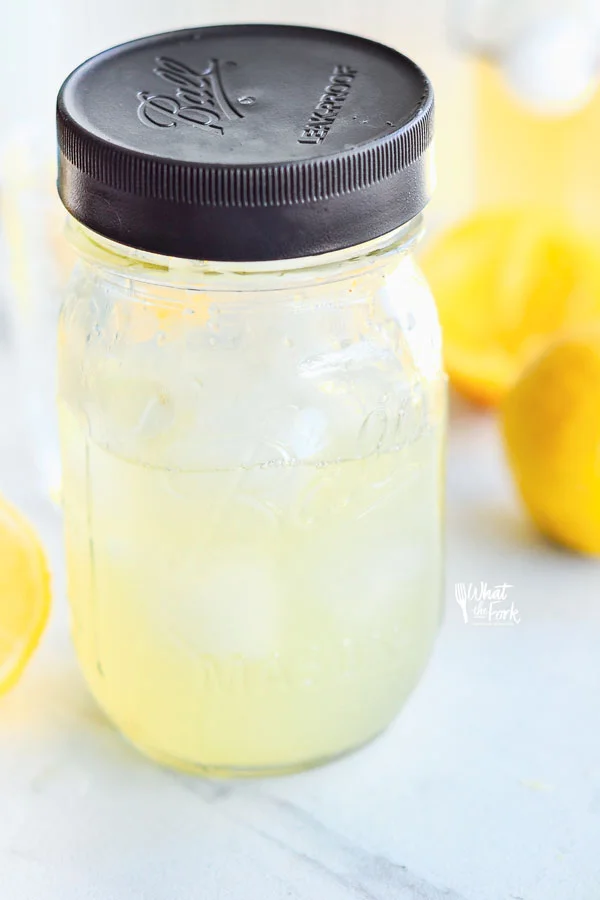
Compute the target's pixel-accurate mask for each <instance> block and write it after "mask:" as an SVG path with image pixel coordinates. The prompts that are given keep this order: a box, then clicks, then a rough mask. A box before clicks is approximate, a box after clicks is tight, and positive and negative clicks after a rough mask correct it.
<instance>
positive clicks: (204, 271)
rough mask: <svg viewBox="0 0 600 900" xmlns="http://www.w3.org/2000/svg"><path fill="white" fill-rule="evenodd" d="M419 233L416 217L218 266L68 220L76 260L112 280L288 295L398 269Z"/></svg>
mask: <svg viewBox="0 0 600 900" xmlns="http://www.w3.org/2000/svg"><path fill="white" fill-rule="evenodd" d="M422 233H423V216H422V215H419V216H416V217H415V218H414V219H411V220H410V222H407V223H406V224H404V225H401V226H400V227H399V228H396V229H395V230H394V231H391V232H388V233H387V234H384V235H382V236H380V237H377V238H374V239H373V240H371V241H367V242H366V243H364V244H358V245H355V246H353V247H347V248H345V249H343V250H336V251H334V252H332V253H325V254H322V255H320V256H311V257H303V258H300V259H280V260H269V261H266V262H246V263H240V262H236V263H232V262H217V261H210V260H191V259H180V258H178V257H173V256H161V255H160V254H157V253H149V252H147V251H145V250H137V249H135V248H134V247H127V246H125V245H124V244H118V243H116V242H115V241H111V240H110V239H108V238H105V237H103V236H102V235H99V234H97V233H96V232H93V231H91V230H90V229H88V228H86V227H85V226H84V225H81V224H80V223H79V222H77V221H76V220H75V219H73V218H72V217H70V216H69V219H68V223H67V236H68V238H69V241H70V243H71V244H72V246H73V247H74V249H75V250H76V252H77V254H78V255H79V257H80V258H81V259H82V260H83V261H84V262H85V263H86V264H88V265H90V266H93V267H98V268H100V269H102V270H103V275H104V276H106V277H108V278H111V280H112V279H123V278H124V279H134V280H136V281H140V282H144V283H147V284H156V285H161V284H162V285H170V286H177V287H181V288H182V289H191V290H207V289H208V290H211V291H215V290H217V291H220V290H225V291H231V290H235V291H245V290H249V291H256V290H260V291H261V292H262V291H269V290H288V289H289V288H290V287H295V286H301V285H303V284H308V283H311V284H319V283H321V284H325V283H329V282H333V281H338V280H340V279H346V278H353V277H359V276H360V275H362V274H365V273H367V272H369V271H371V270H374V269H377V268H380V267H382V266H384V267H388V266H390V265H397V263H398V262H399V260H400V258H401V257H403V256H406V255H407V254H408V253H410V252H411V251H412V249H413V248H414V246H415V245H416V244H417V243H418V241H419V239H420V237H421V235H422Z"/></svg>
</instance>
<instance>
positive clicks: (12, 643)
mask: <svg viewBox="0 0 600 900" xmlns="http://www.w3.org/2000/svg"><path fill="white" fill-rule="evenodd" d="M49 611H50V575H49V572H48V567H47V565H46V559H45V557H44V553H43V550H42V547H41V544H40V541H39V539H38V537H37V535H36V533H35V531H34V530H33V528H32V527H31V525H30V524H29V522H28V521H27V520H26V519H25V518H24V516H22V515H21V513H19V512H18V511H17V510H16V509H15V508H14V507H13V506H11V505H10V504H9V503H8V502H7V501H6V500H4V499H3V498H2V497H0V694H3V693H4V692H5V691H7V690H8V689H9V688H11V687H12V686H13V685H14V684H16V682H17V681H18V679H19V677H20V675H21V674H22V672H23V670H24V668H25V666H26V665H27V662H28V660H29V659H30V657H31V655H32V653H33V651H34V650H35V648H36V646H37V644H38V641H39V639H40V637H41V635H42V632H43V630H44V627H45V625H46V622H47V620H48V613H49Z"/></svg>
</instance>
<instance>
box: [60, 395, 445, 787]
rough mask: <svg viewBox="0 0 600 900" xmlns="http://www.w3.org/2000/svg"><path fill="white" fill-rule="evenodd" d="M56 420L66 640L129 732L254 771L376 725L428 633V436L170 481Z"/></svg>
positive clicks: (434, 612)
mask: <svg viewBox="0 0 600 900" xmlns="http://www.w3.org/2000/svg"><path fill="white" fill-rule="evenodd" d="M61 416H62V440H63V467H64V505H65V517H66V534H67V554H68V577H69V594H70V599H71V604H72V610H73V630H74V636H75V642H76V646H77V650H78V654H79V657H80V660H81V664H82V667H83V671H84V673H85V675H86V678H87V680H88V682H89V685H90V687H91V689H92V691H93V693H94V694H95V696H96V698H97V699H98V701H99V703H100V704H101V706H102V707H103V708H104V709H105V710H106V712H107V713H108V715H109V716H110V717H111V718H112V719H113V720H114V721H115V722H116V724H117V725H118V726H119V728H120V729H121V730H122V731H123V732H124V734H125V735H127V736H128V737H129V738H130V739H131V740H132V741H133V742H134V743H135V744H136V745H138V746H139V747H140V748H141V749H143V750H144V751H145V752H146V753H147V754H149V755H151V756H153V757H155V758H156V759H158V760H160V761H163V762H166V763H169V764H171V765H176V766H180V767H182V768H186V769H191V770H198V771H205V772H210V773H236V772H240V773H244V774H252V773H253V772H257V773H261V772H265V771H280V770H281V771H283V770H286V769H293V768H299V767H303V766H305V765H309V764H312V763H316V762H320V761H323V760H325V759H328V758H330V757H333V756H336V755H338V754H340V753H343V752H345V751H347V750H349V749H351V748H353V747H355V746H357V745H360V744H361V743H363V742H365V741H367V740H369V739H370V738H372V737H373V736H374V735H376V734H377V733H378V732H380V731H381V730H382V729H383V728H384V727H385V726H386V725H387V724H388V723H389V722H390V720H391V719H392V718H393V717H394V715H395V714H396V712H397V711H398V709H399V708H400V707H401V705H402V703H403V702H404V700H405V699H406V697H407V696H408V694H409V693H410V691H411V690H412V688H413V687H414V685H415V683H416V681H417V679H418V677H419V674H420V672H421V671H422V669H423V667H424V664H425V662H426V660H427V658H428V655H429V653H430V650H431V646H432V643H433V640H434V636H435V634H436V631H437V628H438V625H439V619H440V572H441V560H440V527H441V524H440V521H441V510H440V496H441V478H442V467H441V452H442V448H441V442H442V427H443V423H442V422H441V421H435V420H434V421H433V423H430V424H429V425H428V426H427V427H426V428H425V429H423V430H422V433H421V434H420V435H417V436H415V437H414V440H412V442H411V443H410V444H409V445H408V446H404V447H401V446H398V447H397V448H396V449H393V450H391V451H389V452H385V453H373V454H372V455H370V456H368V457H367V458H366V459H355V460H348V461H338V462H333V463H328V464H321V465H314V464H310V465H309V464H297V465H262V466H257V467H254V468H248V469H236V470H222V471H172V470H171V471H170V470H169V469H167V468H157V467H150V466H145V465H142V464H137V463H135V462H132V461H128V460H126V459H123V458H119V457H118V456H116V455H113V454H112V453H111V452H108V451H107V450H106V449H103V448H102V447H100V446H99V445H98V444H95V443H94V442H92V441H91V440H90V439H89V438H88V436H87V433H86V431H85V430H84V427H83V426H82V425H81V424H80V422H79V421H77V420H76V418H75V416H74V415H73V414H72V413H71V412H70V410H69V408H68V407H67V406H66V405H64V406H63V408H62V412H61ZM438 418H439V417H438Z"/></svg>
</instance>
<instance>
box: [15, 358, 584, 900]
mask: <svg viewBox="0 0 600 900" xmlns="http://www.w3.org/2000/svg"><path fill="white" fill-rule="evenodd" d="M2 352H3V351H2V348H1V345H0V357H1V356H2ZM4 355H5V356H6V354H5V353H4ZM18 409H19V403H18V395H17V394H16V393H15V386H14V381H13V378H12V375H11V370H10V368H9V367H8V365H7V363H6V360H5V361H4V362H2V360H1V359H0V422H2V428H1V432H0V489H2V490H4V491H5V492H6V493H7V494H8V495H9V496H10V497H11V498H12V499H14V500H15V501H17V502H18V503H20V504H21V505H22V507H23V508H24V509H25V510H26V511H27V512H28V513H29V514H30V515H31V516H32V517H33V519H34V520H35V522H36V524H37V525H38V527H39V529H40V530H41V533H42V534H43V536H44V539H45V540H46V542H47V546H48V548H49V550H50V553H51V555H52V559H53V561H54V565H55V593H56V600H55V608H54V614H53V618H52V622H51V627H50V629H49V630H48V632H47V634H46V637H45V639H44V642H43V645H42V647H41V649H40V651H39V652H38V654H37V656H36V658H35V660H34V662H33V664H32V665H31V667H30V669H29V670H28V672H27V674H26V676H25V678H24V680H23V681H22V683H21V684H20V685H19V686H18V687H17V689H15V690H14V691H13V692H12V693H11V694H10V695H8V696H7V697H5V698H3V699H2V700H1V701H0V898H2V900H598V898H600V727H599V721H600V702H599V701H600V653H599V648H600V563H595V562H592V561H589V560H585V559H578V558H576V557H573V556H569V555H567V554H564V553H561V552H560V551H558V550H556V549H553V548H551V547H549V546H547V545H546V544H545V543H544V542H542V541H541V540H540V539H539V538H538V537H537V536H536V535H535V533H533V531H532V530H531V529H530V528H529V526H528V525H527V524H526V522H525V521H524V520H523V518H522V517H521V515H520V513H519V511H518V508H517V507H516V504H515V502H514V500H513V498H512V495H511V490H510V483H509V480H508V478H507V475H506V472H505V471H504V469H503V465H502V461H501V454H500V451H499V448H498V445H497V440H496V437H495V431H494V427H493V423H491V422H490V421H488V420H485V419H481V418H478V417H474V416H473V415H472V414H468V413H466V412H464V411H462V412H460V411H459V412H458V413H457V414H455V416H454V420H453V427H452V438H451V443H450V458H449V496H448V582H447V583H448V591H447V612H446V621H445V625H444V628H443V630H442V632H441V635H440V638H439V642H438V645H437V650H436V653H435V656H434V658H433V660H432V663H431V666H430V668H429V669H428V671H427V674H426V676H425V677H424V679H423V681H422V683H421V685H420V686H419V688H418V690H417V691H416V693H415V694H414V696H413V697H412V699H411V701H410V703H409V704H408V706H407V708H406V709H405V711H404V713H403V714H402V715H401V716H400V718H399V719H398V721H397V722H396V724H395V725H394V726H393V727H392V728H391V729H390V730H389V731H388V733H387V734H385V735H384V736H383V737H382V738H381V739H379V740H378V741H377V742H375V743H374V744H372V745H371V746H370V747H368V748H367V749H365V750H363V751H362V752H360V753H358V754H357V755H355V756H353V757H350V758H347V759H345V760H343V761H341V762H339V763H336V764H334V765H331V766H329V767H326V768H324V769H321V770H317V771H313V772H309V773H306V774H302V775H298V776H294V777H289V778H285V779H283V778H282V779H278V780H273V781H265V782H248V783H226V782H221V783H211V782H206V781H201V780H194V779H192V778H188V777H184V776H180V775H177V774H173V773H170V772H168V771H162V770H160V769H158V768H156V767H154V766H153V765H151V764H150V763H149V762H146V761H145V760H144V759H143V758H141V757H140V756H138V755H137V754H136V753H135V752H134V751H133V750H131V749H130V748H129V747H128V746H127V745H126V744H125V743H124V742H123V741H122V740H121V739H120V738H119V736H118V735H117V734H116V733H115V732H114V731H113V730H112V728H111V727H110V726H109V725H108V723H107V722H106V721H105V720H104V719H103V717H102V715H101V714H100V713H99V712H98V711H97V709H96V708H95V706H94V703H93V702H92V700H91V699H90V698H89V696H88V695H87V693H86V690H85V687H84V685H83V683H82V680H81V678H80V676H79V674H78V672H77V669H76V665H75V661H74V657H73V652H72V650H71V648H70V644H69V639H68V631H67V616H66V604H65V601H64V586H63V573H62V570H61V565H60V524H59V519H58V516H57V515H56V514H55V513H54V512H53V511H52V509H51V508H50V506H49V504H47V503H46V502H45V501H44V500H43V499H42V498H41V496H40V495H39V493H38V491H37V489H36V487H35V483H34V480H33V478H32V469H31V463H30V460H29V459H28V458H27V457H26V455H24V453H23V449H22V448H23V443H24V441H23V434H22V431H21V430H20V426H19V424H18ZM457 581H458V582H481V581H485V582H488V583H490V584H495V583H500V582H508V583H509V584H512V585H513V586H514V587H513V588H512V589H511V598H512V600H513V601H514V603H515V605H516V606H517V607H518V609H519V612H520V614H521V619H522V621H521V623H520V624H519V625H516V626H513V627H493V628H492V627H488V628H483V627H477V626H474V625H473V624H469V625H465V624H464V623H463V619H462V614H461V612H460V609H459V607H458V605H457V604H456V603H455V601H454V583H455V582H457Z"/></svg>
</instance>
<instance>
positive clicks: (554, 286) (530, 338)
mask: <svg viewBox="0 0 600 900" xmlns="http://www.w3.org/2000/svg"><path fill="white" fill-rule="evenodd" d="M422 264H423V269H424V271H425V274H426V276H427V278H428V280H429V283H430V285H431V287H432V290H433V293H434V296H435V298H436V302H437V305H438V309H439V314H440V320H441V323H442V330H443V335H444V354H445V362H446V368H447V370H448V374H449V375H450V379H451V381H452V382H453V384H454V385H455V387H456V388H457V390H459V391H460V392H461V393H463V394H465V395H466V396H467V397H469V398H470V399H471V400H474V401H475V402H479V403H482V404H485V405H492V406H493V405H496V404H497V403H499V402H500V400H501V399H502V398H503V397H504V395H505V394H506V391H507V390H508V389H509V387H510V386H511V384H513V383H514V381H515V380H516V378H517V377H518V376H519V374H520V372H521V371H522V370H523V367H524V366H525V365H526V363H527V362H528V361H529V360H530V359H532V358H533V357H535V356H536V355H537V354H538V353H539V352H540V350H541V349H543V347H544V346H546V344H547V343H548V340H549V339H550V338H553V337H555V336H556V335H557V334H560V333H562V332H564V331H566V330H567V329H570V328H571V327H573V326H577V325H582V324H586V323H588V322H592V321H595V320H598V319H600V245H597V244H596V243H595V242H594V241H593V240H591V239H590V238H589V237H588V236H587V235H586V234H584V233H581V232H580V231H578V230H577V229H576V228H575V227H572V226H570V225H567V224H566V223H564V222H562V221H560V220H559V219H557V218H553V217H552V215H551V214H546V213H544V212H541V211H536V210H530V209H527V210H515V209H509V210H494V211H489V212H482V213H478V214H476V215H473V216H471V217H469V218H467V219H464V220H463V221H461V222H459V223H458V224H456V225H455V226H453V227H452V228H450V229H449V230H448V231H446V232H444V233H442V234H441V235H440V236H439V237H437V238H436V239H435V240H434V241H433V243H432V244H431V245H430V246H429V247H428V248H427V249H426V251H425V253H424V256H423V260H422Z"/></svg>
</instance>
